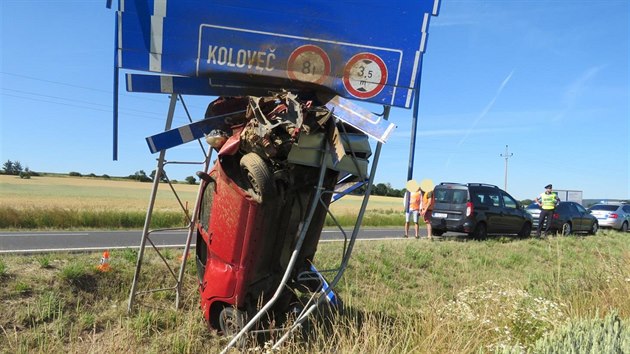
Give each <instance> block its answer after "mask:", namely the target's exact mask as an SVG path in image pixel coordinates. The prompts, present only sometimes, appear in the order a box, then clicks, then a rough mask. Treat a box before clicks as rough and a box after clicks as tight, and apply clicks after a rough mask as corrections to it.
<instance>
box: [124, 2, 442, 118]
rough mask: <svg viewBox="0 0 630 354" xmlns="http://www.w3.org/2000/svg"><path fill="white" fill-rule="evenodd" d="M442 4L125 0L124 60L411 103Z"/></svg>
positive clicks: (226, 79) (229, 82)
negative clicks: (430, 27) (430, 28)
mask: <svg viewBox="0 0 630 354" xmlns="http://www.w3.org/2000/svg"><path fill="white" fill-rule="evenodd" d="M438 8H439V0H392V1H381V0H364V1H360V2H357V1H335V0H319V1H312V0H310V1H306V0H305V1H286V0H267V1H260V2H254V1H246V0H215V1H202V0H178V1H166V0H132V1H129V0H126V1H124V0H119V11H118V13H117V14H118V16H117V27H116V28H117V37H116V38H117V48H118V52H117V56H116V65H117V67H118V68H123V69H131V70H140V71H145V72H154V73H161V74H167V75H179V76H185V77H197V78H206V79H208V78H210V79H212V80H213V81H215V82H219V81H222V82H223V85H226V86H230V87H232V86H236V87H238V86H255V87H260V86H264V87H266V86H271V87H273V88H277V89H287V90H292V89H294V88H295V87H299V88H303V87H305V85H307V86H309V87H315V88H319V89H325V90H328V91H332V92H334V93H335V94H337V95H339V96H342V97H345V98H348V99H354V100H362V101H369V102H375V103H379V104H385V105H391V106H398V107H406V108H409V107H410V106H411V102H412V100H413V90H414V89H415V88H417V87H418V82H417V81H418V80H419V77H420V75H419V71H420V68H421V65H420V64H421V61H422V54H423V53H424V49H425V45H426V38H427V29H428V25H429V19H430V17H431V16H436V15H437V14H438ZM197 94H202V93H197Z"/></svg>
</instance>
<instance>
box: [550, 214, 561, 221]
mask: <svg viewBox="0 0 630 354" xmlns="http://www.w3.org/2000/svg"><path fill="white" fill-rule="evenodd" d="M552 217H553V218H554V219H556V220H557V219H560V214H558V213H553V216H552Z"/></svg>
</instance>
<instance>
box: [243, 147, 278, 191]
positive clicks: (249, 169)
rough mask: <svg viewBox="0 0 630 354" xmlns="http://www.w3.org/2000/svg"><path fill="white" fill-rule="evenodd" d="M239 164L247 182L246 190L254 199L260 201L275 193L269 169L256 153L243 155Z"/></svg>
mask: <svg viewBox="0 0 630 354" xmlns="http://www.w3.org/2000/svg"><path fill="white" fill-rule="evenodd" d="M240 165H241V169H242V171H243V174H244V177H246V180H247V182H248V183H249V188H248V192H249V194H250V195H251V196H252V198H253V199H254V200H255V201H257V202H258V203H262V202H263V201H264V200H265V199H267V198H269V197H270V196H272V195H274V194H275V191H274V189H275V188H274V185H273V176H272V174H271V171H270V170H269V167H268V166H267V164H266V163H265V161H263V159H262V158H261V157H260V156H258V154H256V153H253V152H250V153H249V154H247V155H245V156H243V157H242V158H241V162H240Z"/></svg>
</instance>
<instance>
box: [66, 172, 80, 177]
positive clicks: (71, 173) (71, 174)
mask: <svg viewBox="0 0 630 354" xmlns="http://www.w3.org/2000/svg"><path fill="white" fill-rule="evenodd" d="M68 175H69V176H72V177H83V175H82V174H80V173H79V172H74V171H73V172H70V173H68Z"/></svg>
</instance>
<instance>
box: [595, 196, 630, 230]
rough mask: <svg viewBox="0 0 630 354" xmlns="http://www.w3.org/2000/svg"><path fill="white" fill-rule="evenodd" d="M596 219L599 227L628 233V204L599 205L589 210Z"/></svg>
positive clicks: (629, 222)
mask: <svg viewBox="0 0 630 354" xmlns="http://www.w3.org/2000/svg"><path fill="white" fill-rule="evenodd" d="M589 210H590V211H591V214H592V215H593V216H595V217H596V218H597V221H598V222H599V226H601V227H609V228H612V229H615V230H619V231H622V232H626V231H628V226H629V225H630V204H626V203H600V204H595V205H593V206H591V207H590V208H589Z"/></svg>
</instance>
